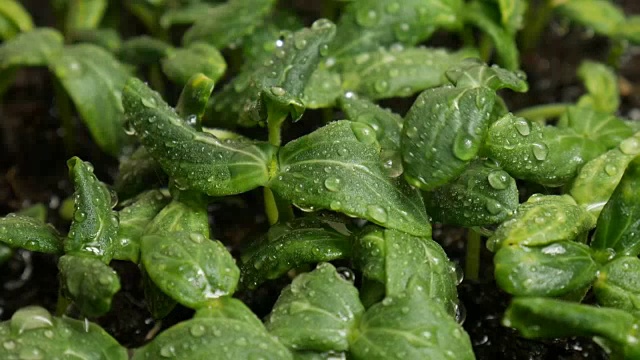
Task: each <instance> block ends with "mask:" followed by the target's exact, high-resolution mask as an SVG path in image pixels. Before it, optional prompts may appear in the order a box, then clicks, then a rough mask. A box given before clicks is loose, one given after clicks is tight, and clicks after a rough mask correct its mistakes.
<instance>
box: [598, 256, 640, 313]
mask: <svg viewBox="0 0 640 360" xmlns="http://www.w3.org/2000/svg"><path fill="white" fill-rule="evenodd" d="M639 273H640V259H638V257H637V256H633V257H631V256H625V257H621V258H618V259H615V260H613V261H612V262H610V263H608V264H606V265H605V266H604V267H603V268H602V269H601V270H600V272H598V280H597V281H596V282H595V283H594V284H593V291H594V293H595V294H596V298H597V299H598V303H599V304H600V305H602V306H606V307H612V308H617V309H622V310H626V311H628V312H632V313H634V314H636V316H637V315H640V278H639V277H638V276H636V274H639Z"/></svg>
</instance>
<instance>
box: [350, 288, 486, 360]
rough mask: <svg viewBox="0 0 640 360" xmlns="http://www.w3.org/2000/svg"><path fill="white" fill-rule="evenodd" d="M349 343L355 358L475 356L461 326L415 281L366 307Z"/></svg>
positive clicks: (468, 359) (461, 359)
mask: <svg viewBox="0 0 640 360" xmlns="http://www.w3.org/2000/svg"><path fill="white" fill-rule="evenodd" d="M349 345H350V348H349V350H350V353H351V355H352V356H353V358H354V359H355V360H365V359H366V360H378V359H380V360H382V359H390V358H394V357H396V356H397V355H398V354H402V358H403V359H407V360H418V359H420V360H422V359H447V358H448V359H459V360H471V359H474V358H475V357H474V355H473V350H472V348H471V342H470V341H469V336H468V335H467V334H466V333H465V332H464V330H463V329H462V326H460V325H459V324H458V323H456V321H455V320H454V319H453V318H452V317H451V316H449V315H448V314H447V313H446V312H445V311H444V308H442V307H441V306H440V304H437V303H436V302H435V301H434V300H433V299H431V298H430V297H429V296H428V295H427V294H425V293H423V289H421V288H420V287H419V286H415V285H414V286H412V287H411V288H410V289H409V291H407V292H406V293H401V294H398V295H395V296H390V297H387V298H385V299H384V300H383V301H382V302H380V303H378V304H376V305H373V306H372V307H371V308H369V310H367V312H366V313H365V314H364V316H363V317H362V320H361V321H360V323H359V325H358V328H357V330H355V331H354V335H353V336H351V337H350V338H349Z"/></svg>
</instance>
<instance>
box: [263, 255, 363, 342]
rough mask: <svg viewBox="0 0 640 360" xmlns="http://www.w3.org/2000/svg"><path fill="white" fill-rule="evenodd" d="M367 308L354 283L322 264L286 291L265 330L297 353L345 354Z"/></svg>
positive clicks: (326, 264)
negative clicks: (329, 352) (357, 324)
mask: <svg viewBox="0 0 640 360" xmlns="http://www.w3.org/2000/svg"><path fill="white" fill-rule="evenodd" d="M363 313H364V307H363V306H362V304H361V303H360V299H359V298H358V290H357V289H356V287H355V286H353V283H351V282H349V281H347V280H345V279H343V278H342V277H340V275H339V274H338V272H337V271H336V269H335V268H334V267H333V265H331V264H329V263H323V264H320V265H318V267H317V268H316V269H315V270H314V271H312V272H310V273H306V274H301V275H298V276H297V277H296V278H295V279H293V282H292V283H291V285H290V286H289V287H287V288H285V289H284V290H283V291H282V293H281V294H280V297H279V298H278V301H276V304H275V305H274V307H273V311H272V312H271V314H270V315H269V317H268V320H267V322H266V327H267V329H268V330H269V332H271V333H272V334H273V335H275V336H276V337H277V338H278V339H279V340H280V341H281V342H282V343H283V344H284V345H285V346H287V347H289V348H291V349H296V350H315V351H331V350H333V351H344V350H347V349H348V348H349V343H348V341H347V339H348V337H349V336H350V333H351V330H352V329H353V328H354V327H355V326H356V323H357V321H358V320H359V318H360V316H361V315H362V314H363Z"/></svg>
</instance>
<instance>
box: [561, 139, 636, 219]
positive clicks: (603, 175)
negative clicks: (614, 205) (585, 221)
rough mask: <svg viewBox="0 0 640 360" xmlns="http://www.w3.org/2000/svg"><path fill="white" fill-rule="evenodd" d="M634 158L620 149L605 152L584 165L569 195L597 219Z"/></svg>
mask: <svg viewBox="0 0 640 360" xmlns="http://www.w3.org/2000/svg"><path fill="white" fill-rule="evenodd" d="M635 138H638V135H635ZM634 157H635V155H632V154H625V153H623V152H622V151H621V150H620V148H615V149H611V150H609V151H607V152H606V153H604V154H602V155H600V156H598V157H597V158H595V159H593V160H591V161H589V162H588V163H586V164H584V166H583V167H582V168H581V169H580V172H579V173H578V176H577V177H576V179H575V181H574V182H573V184H572V185H571V188H570V189H569V193H570V194H571V196H572V197H573V198H574V199H575V200H576V202H577V203H578V204H580V206H582V207H583V208H584V209H585V210H587V211H589V212H590V213H591V214H592V215H593V217H594V218H597V217H598V216H599V215H600V212H601V211H602V208H603V207H604V205H605V204H606V203H607V201H609V198H610V197H611V194H613V191H614V190H615V188H616V186H618V183H619V182H620V179H622V175H623V174H624V171H625V169H626V168H627V165H628V164H629V162H631V160H633V158H634Z"/></svg>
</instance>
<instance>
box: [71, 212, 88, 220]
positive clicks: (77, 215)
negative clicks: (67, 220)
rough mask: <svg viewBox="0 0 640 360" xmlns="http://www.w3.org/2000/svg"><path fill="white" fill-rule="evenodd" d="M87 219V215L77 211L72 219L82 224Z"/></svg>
mask: <svg viewBox="0 0 640 360" xmlns="http://www.w3.org/2000/svg"><path fill="white" fill-rule="evenodd" d="M86 218H87V214H86V213H85V212H84V211H78V210H76V212H75V213H74V214H73V219H74V220H75V221H77V222H83V221H84V219H86Z"/></svg>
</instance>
